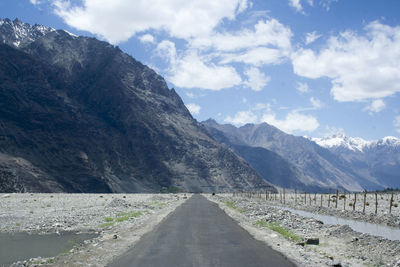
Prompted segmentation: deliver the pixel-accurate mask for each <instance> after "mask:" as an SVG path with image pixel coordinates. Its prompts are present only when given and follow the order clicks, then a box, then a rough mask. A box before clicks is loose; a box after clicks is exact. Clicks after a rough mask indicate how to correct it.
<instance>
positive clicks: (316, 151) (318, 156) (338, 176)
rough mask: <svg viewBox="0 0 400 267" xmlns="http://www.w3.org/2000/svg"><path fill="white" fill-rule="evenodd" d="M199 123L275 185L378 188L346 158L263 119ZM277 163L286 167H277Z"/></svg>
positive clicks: (375, 183)
mask: <svg viewBox="0 0 400 267" xmlns="http://www.w3.org/2000/svg"><path fill="white" fill-rule="evenodd" d="M203 124H204V125H205V126H206V127H207V128H208V129H209V131H210V134H212V135H213V136H214V137H215V138H216V139H218V140H220V141H221V142H223V143H225V144H226V145H227V146H229V147H231V149H232V150H234V151H235V152H236V153H237V154H238V155H240V156H241V157H243V158H244V159H246V160H248V162H249V163H250V165H251V166H252V167H253V168H254V169H255V170H256V171H258V173H259V174H260V175H262V176H263V177H264V179H266V180H267V181H270V182H273V183H275V184H277V185H280V186H283V187H290V188H298V189H302V190H308V191H314V190H327V189H328V188H332V189H333V188H345V189H347V190H362V189H364V188H368V189H370V188H381V186H380V184H379V183H377V182H376V181H375V180H374V179H368V178H369V177H364V176H362V175H361V174H360V173H358V172H356V171H354V170H353V168H352V166H351V165H350V164H348V162H347V161H346V160H344V159H342V158H341V157H340V156H338V155H336V154H335V153H333V152H331V151H329V150H328V149H326V148H323V147H321V146H319V145H317V144H316V143H315V142H313V141H311V140H308V139H307V138H304V137H298V136H293V135H290V134H286V133H284V132H282V131H280V130H279V129H277V128H275V127H273V126H271V125H269V124H267V123H262V124H246V125H244V126H242V127H239V128H236V127H235V126H233V125H229V124H224V125H221V124H218V123H216V122H215V121H214V120H207V121H205V122H203ZM238 146H239V148H238ZM249 151H252V152H251V153H250V152H249ZM250 155H251V158H249V157H250ZM277 166H286V167H284V168H282V170H281V171H278V170H277V168H278V167H277ZM274 172H275V173H274Z"/></svg>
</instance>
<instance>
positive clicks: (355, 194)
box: [353, 192, 357, 211]
mask: <svg viewBox="0 0 400 267" xmlns="http://www.w3.org/2000/svg"><path fill="white" fill-rule="evenodd" d="M356 203H357V193H355V192H354V203H353V211H355V210H356Z"/></svg>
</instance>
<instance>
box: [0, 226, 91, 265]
mask: <svg viewBox="0 0 400 267" xmlns="http://www.w3.org/2000/svg"><path fill="white" fill-rule="evenodd" d="M96 236H97V235H96V234H77V233H72V232H64V233H60V234H46V235H39V234H27V233H12V234H4V233H3V234H2V233H0V266H9V265H11V264H12V263H13V262H16V261H19V260H26V259H30V258H34V257H39V256H40V257H52V256H56V255H58V254H60V253H63V252H68V251H69V250H70V249H71V248H72V247H73V246H74V245H76V244H79V243H82V242H83V241H84V240H87V239H91V238H93V237H96Z"/></svg>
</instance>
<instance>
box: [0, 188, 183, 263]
mask: <svg viewBox="0 0 400 267" xmlns="http://www.w3.org/2000/svg"><path fill="white" fill-rule="evenodd" d="M188 197H190V195H184V194H160V195H157V194H0V200H1V201H0V233H20V232H29V233H35V234H49V233H57V232H64V231H66V232H84V233H97V234H98V236H97V237H95V238H93V239H90V240H87V241H85V242H84V244H80V245H78V246H75V247H74V248H73V249H72V250H70V251H69V252H67V253H62V254H60V255H58V256H56V257H51V258H45V259H43V258H33V259H30V260H27V261H24V262H20V263H16V264H14V265H13V266H22V265H23V264H25V265H23V266H36V265H37V264H45V265H46V264H49V263H51V265H52V266H105V265H106V264H107V263H108V262H110V261H111V260H112V259H113V258H114V257H117V256H119V255H121V254H123V253H124V252H125V251H126V250H128V249H129V248H130V247H131V246H133V245H134V244H135V243H136V242H137V241H138V240H139V238H140V237H141V236H142V235H143V234H145V233H146V232H149V231H151V230H152V229H153V227H154V226H155V225H157V224H158V223H159V222H160V221H161V220H162V219H163V218H164V217H165V216H167V215H168V214H169V213H170V212H172V211H173V210H174V209H175V208H176V207H177V206H179V205H180V204H182V203H183V202H184V201H185V200H186V199H187V198H188Z"/></svg>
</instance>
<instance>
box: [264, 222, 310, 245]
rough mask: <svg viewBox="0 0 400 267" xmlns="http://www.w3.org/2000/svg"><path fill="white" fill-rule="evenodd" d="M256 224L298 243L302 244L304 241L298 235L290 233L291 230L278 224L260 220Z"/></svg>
mask: <svg viewBox="0 0 400 267" xmlns="http://www.w3.org/2000/svg"><path fill="white" fill-rule="evenodd" d="M256 224H257V225H259V226H261V227H268V228H269V229H271V230H273V231H275V232H278V233H280V234H281V235H282V236H283V237H284V238H286V239H289V240H293V241H296V242H300V241H301V240H302V239H301V238H300V237H299V236H297V235H295V234H293V233H292V232H290V231H289V230H287V229H285V228H283V227H282V226H280V225H279V223H277V222H272V223H267V222H266V221H264V220H259V221H257V222H256Z"/></svg>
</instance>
